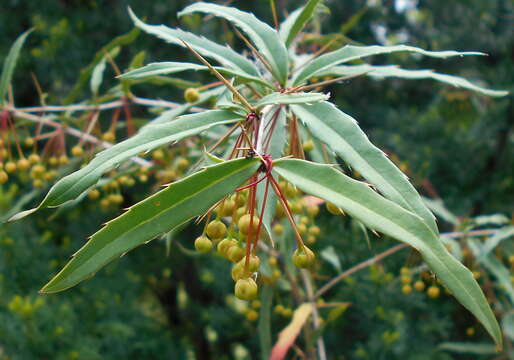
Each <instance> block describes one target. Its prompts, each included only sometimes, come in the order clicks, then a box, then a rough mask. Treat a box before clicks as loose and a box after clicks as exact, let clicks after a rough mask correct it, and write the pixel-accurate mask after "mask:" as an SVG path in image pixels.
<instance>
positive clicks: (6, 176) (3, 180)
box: [0, 170, 9, 184]
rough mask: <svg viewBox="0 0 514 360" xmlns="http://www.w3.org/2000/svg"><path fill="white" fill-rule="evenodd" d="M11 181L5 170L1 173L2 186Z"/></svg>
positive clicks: (0, 181) (0, 182)
mask: <svg viewBox="0 0 514 360" xmlns="http://www.w3.org/2000/svg"><path fill="white" fill-rule="evenodd" d="M8 180H9V175H7V173H6V172H5V171H3V170H1V171H0V184H5V183H6V182H7V181H8Z"/></svg>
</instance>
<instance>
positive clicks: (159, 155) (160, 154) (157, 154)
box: [152, 149, 164, 160]
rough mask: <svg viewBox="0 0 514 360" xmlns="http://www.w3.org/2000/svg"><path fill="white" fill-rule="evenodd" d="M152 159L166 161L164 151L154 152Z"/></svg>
mask: <svg viewBox="0 0 514 360" xmlns="http://www.w3.org/2000/svg"><path fill="white" fill-rule="evenodd" d="M152 158H153V159H154V160H162V159H164V151H162V150H161V149H157V150H155V151H154V152H152Z"/></svg>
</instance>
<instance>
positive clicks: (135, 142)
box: [15, 110, 242, 220]
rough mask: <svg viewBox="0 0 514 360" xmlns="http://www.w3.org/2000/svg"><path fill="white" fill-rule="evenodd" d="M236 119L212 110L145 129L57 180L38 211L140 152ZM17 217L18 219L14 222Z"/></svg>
mask: <svg viewBox="0 0 514 360" xmlns="http://www.w3.org/2000/svg"><path fill="white" fill-rule="evenodd" d="M238 120H242V119H241V116H240V115H237V114H234V113H232V112H230V111H224V110H212V111H206V112H203V113H198V114H192V115H185V116H181V117H179V118H178V119H176V120H174V121H172V122H170V123H164V124H159V125H154V126H149V127H148V128H146V129H145V130H144V131H141V132H140V133H138V134H137V135H135V136H133V137H131V138H129V139H127V140H125V141H122V142H120V143H118V144H116V145H114V146H112V147H110V148H108V149H106V150H104V151H102V152H100V153H98V154H97V155H96V157H95V158H94V159H93V160H92V161H91V162H90V163H89V164H88V165H87V166H86V167H84V168H82V169H80V170H78V171H76V172H74V173H72V174H70V175H68V176H66V177H64V178H62V179H61V180H59V181H58V182H57V183H56V184H55V185H54V186H53V187H52V188H51V189H50V191H49V192H48V194H47V195H46V197H45V199H44V200H43V202H42V203H41V204H40V205H39V207H38V209H42V208H45V207H55V206H59V205H62V204H63V203H65V202H67V201H70V200H73V199H75V198H76V197H78V196H79V195H80V194H82V193H83V192H84V191H86V190H88V189H89V188H90V187H91V186H93V185H94V184H96V182H97V181H98V180H99V179H100V177H101V176H102V174H104V173H105V172H107V171H109V170H110V169H112V168H113V167H115V166H116V165H118V164H120V163H121V162H123V161H125V160H127V159H129V158H131V157H133V156H135V155H137V154H139V153H140V152H145V151H148V150H151V149H154V148H156V147H158V146H161V145H164V144H167V143H169V142H173V141H178V140H181V139H183V138H185V137H188V136H192V135H196V134H199V133H200V132H202V131H205V130H207V129H209V128H211V127H213V126H216V125H222V124H228V123H233V122H236V121H238ZM19 218H20V217H19V216H18V217H16V218H15V219H16V220H17V219H19Z"/></svg>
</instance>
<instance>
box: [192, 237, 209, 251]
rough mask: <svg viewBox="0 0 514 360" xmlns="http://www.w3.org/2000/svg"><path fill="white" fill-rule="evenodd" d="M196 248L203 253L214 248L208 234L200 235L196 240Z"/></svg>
mask: <svg viewBox="0 0 514 360" xmlns="http://www.w3.org/2000/svg"><path fill="white" fill-rule="evenodd" d="M195 249H196V251H198V252H201V253H207V252H209V251H211V249H212V241H211V240H209V238H208V237H207V236H199V237H197V238H196V240H195Z"/></svg>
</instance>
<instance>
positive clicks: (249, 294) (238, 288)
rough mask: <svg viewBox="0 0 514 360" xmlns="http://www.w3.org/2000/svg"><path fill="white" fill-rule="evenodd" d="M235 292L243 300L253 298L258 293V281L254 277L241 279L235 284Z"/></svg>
mask: <svg viewBox="0 0 514 360" xmlns="http://www.w3.org/2000/svg"><path fill="white" fill-rule="evenodd" d="M234 293H235V295H236V297H238V298H239V299H241V300H253V299H255V298H256V297H257V293H258V287H257V283H256V282H255V280H253V279H252V278H246V279H239V280H237V282H236V285H235V286H234Z"/></svg>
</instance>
